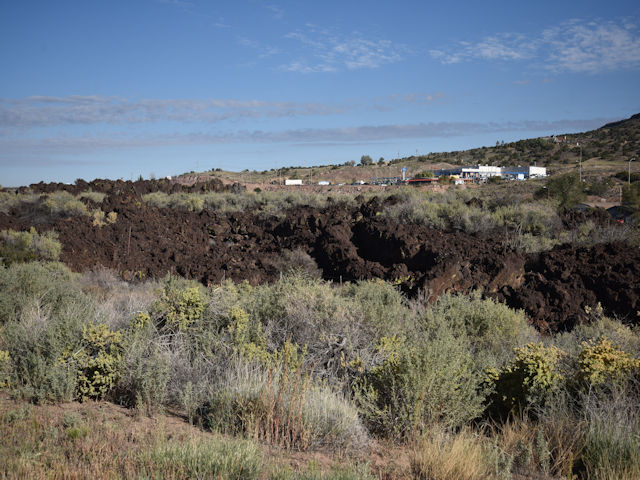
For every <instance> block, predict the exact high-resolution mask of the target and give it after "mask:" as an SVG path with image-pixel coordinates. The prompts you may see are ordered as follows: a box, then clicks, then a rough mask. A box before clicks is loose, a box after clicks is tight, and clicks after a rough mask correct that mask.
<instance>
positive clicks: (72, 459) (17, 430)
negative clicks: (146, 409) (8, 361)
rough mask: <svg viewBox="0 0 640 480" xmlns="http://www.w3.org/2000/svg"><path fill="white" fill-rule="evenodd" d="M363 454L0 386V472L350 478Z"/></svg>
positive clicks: (361, 470) (360, 472)
mask: <svg viewBox="0 0 640 480" xmlns="http://www.w3.org/2000/svg"><path fill="white" fill-rule="evenodd" d="M366 455H367V454H366V453H363V454H362V455H361V456H358V457H344V456H340V455H337V454H336V453H335V452H329V453H327V454H324V453H321V452H310V453H303V452H290V451H286V450H282V449H280V448H274V447H269V446H266V445H264V444H261V443H258V442H255V441H252V440H245V439H241V438H234V437H230V436H224V435H219V434H213V433H210V432H205V431H202V430H200V429H198V428H196V427H193V426H190V425H189V424H188V423H187V422H185V421H184V419H183V418H181V417H179V416H176V415H158V416H156V417H154V418H149V417H146V416H141V415H138V414H136V411H135V410H127V409H125V408H123V407H119V406H117V405H114V404H111V403H108V402H92V401H89V402H86V403H82V404H80V403H63V404H58V405H37V406H36V405H31V404H28V403H24V402H19V401H15V400H12V399H10V398H9V396H8V395H7V394H6V393H0V479H5V478H7V479H9V478H11V479H13V478H29V479H36V480H38V479H58V478H91V479H102V478H108V479H115V478H154V479H160V478H162V479H186V478H201V479H207V478H209V479H216V480H217V479H238V480H240V479H242V480H246V479H263V480H266V479H271V478H273V479H291V480H293V479H326V480H331V479H336V480H337V479H344V480H351V479H353V480H355V479H361V478H373V477H371V476H370V474H369V470H370V469H369V467H368V462H367V459H366ZM385 463H390V460H389V461H387V462H385ZM376 470H377V471H382V470H383V469H382V467H380V466H378V467H377V468H376ZM381 478H382V477H381ZM384 478H387V479H390V480H391V479H399V478H406V477H405V476H404V475H403V474H401V473H399V474H398V475H393V476H391V475H386V474H385V475H384Z"/></svg>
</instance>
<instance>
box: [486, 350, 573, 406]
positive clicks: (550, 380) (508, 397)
mask: <svg viewBox="0 0 640 480" xmlns="http://www.w3.org/2000/svg"><path fill="white" fill-rule="evenodd" d="M514 353H515V358H513V360H511V362H510V363H509V364H508V365H506V366H505V367H504V368H502V369H501V370H496V369H491V370H490V371H487V372H486V375H487V378H486V381H487V382H493V384H494V387H495V394H494V398H493V404H494V406H496V407H498V408H497V409H498V411H505V410H506V411H510V410H512V409H514V408H524V407H526V406H528V405H530V404H533V403H539V402H541V401H544V398H545V396H546V395H547V394H549V393H551V392H552V391H553V390H554V389H556V388H557V387H558V386H559V385H560V383H561V381H562V380H563V377H562V375H561V373H560V369H559V360H560V358H561V357H562V356H563V355H564V353H563V352H562V351H561V350H559V349H558V348H556V347H554V346H549V347H545V346H544V344H542V343H529V344H527V345H525V346H524V347H520V348H515V349H514Z"/></svg>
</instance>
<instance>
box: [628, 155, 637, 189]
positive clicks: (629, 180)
mask: <svg viewBox="0 0 640 480" xmlns="http://www.w3.org/2000/svg"><path fill="white" fill-rule="evenodd" d="M634 160H635V157H634V158H632V159H631V160H629V179H628V182H627V183H629V185H631V162H633V161H634Z"/></svg>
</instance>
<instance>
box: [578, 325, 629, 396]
mask: <svg viewBox="0 0 640 480" xmlns="http://www.w3.org/2000/svg"><path fill="white" fill-rule="evenodd" d="M638 370H640V359H634V358H632V357H631V355H629V354H628V353H626V352H624V351H623V350H621V349H620V348H618V347H616V346H615V345H614V344H613V343H612V342H611V340H609V339H608V338H606V337H602V338H600V339H599V340H597V341H596V340H590V341H588V342H583V343H582V350H581V351H580V354H579V355H578V379H579V381H581V382H583V383H585V384H587V385H592V386H597V385H602V384H605V383H609V382H613V383H620V382H623V381H624V379H625V378H627V377H628V375H629V374H631V373H633V372H634V371H638Z"/></svg>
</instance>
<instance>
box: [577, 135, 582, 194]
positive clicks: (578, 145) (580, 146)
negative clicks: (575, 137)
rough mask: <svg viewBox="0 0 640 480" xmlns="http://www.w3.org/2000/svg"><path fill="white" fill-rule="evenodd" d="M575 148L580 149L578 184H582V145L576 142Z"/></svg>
mask: <svg viewBox="0 0 640 480" xmlns="http://www.w3.org/2000/svg"><path fill="white" fill-rule="evenodd" d="M576 147H579V148H580V174H579V175H580V184H582V145H580V142H576Z"/></svg>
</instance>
